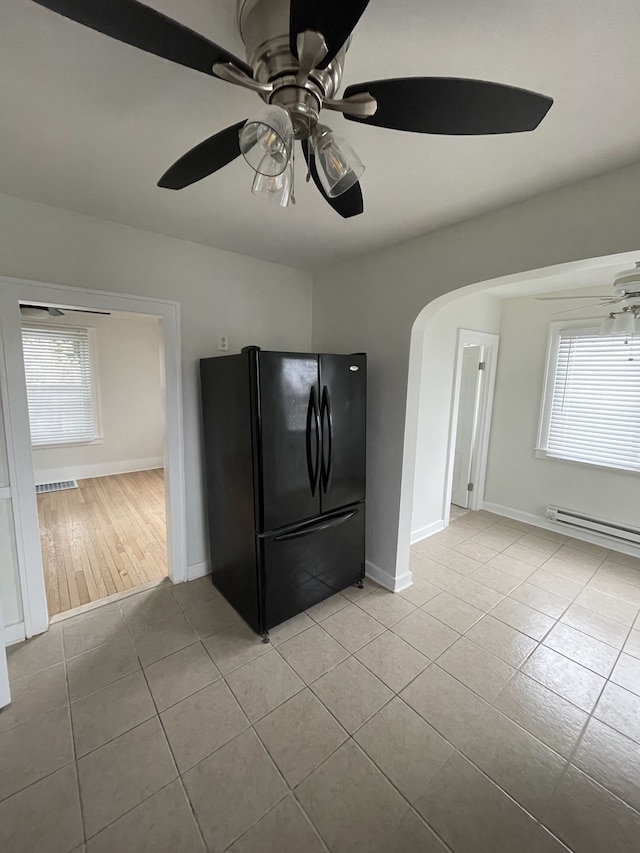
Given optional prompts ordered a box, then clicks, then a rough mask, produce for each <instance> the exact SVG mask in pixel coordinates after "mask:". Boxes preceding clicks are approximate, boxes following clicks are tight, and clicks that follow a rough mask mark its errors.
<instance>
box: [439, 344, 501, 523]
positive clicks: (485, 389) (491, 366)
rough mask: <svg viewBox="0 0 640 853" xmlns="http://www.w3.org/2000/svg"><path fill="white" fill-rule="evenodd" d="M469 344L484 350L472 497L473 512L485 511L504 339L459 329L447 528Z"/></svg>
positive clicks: (445, 500)
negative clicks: (490, 446) (491, 433)
mask: <svg viewBox="0 0 640 853" xmlns="http://www.w3.org/2000/svg"><path fill="white" fill-rule="evenodd" d="M465 344H472V345H475V346H481V347H482V359H483V361H484V362H485V369H484V382H482V384H481V386H480V400H479V405H478V429H477V431H476V441H475V452H473V453H472V456H471V482H472V483H473V491H472V492H471V493H470V495H469V507H468V508H469V509H471V510H476V509H482V504H483V499H484V487H485V480H486V475H487V457H488V454H489V435H490V432H491V413H492V411H493V394H494V390H495V384H496V369H497V365H498V348H499V345H500V336H499V335H493V334H490V333H489V332H474V331H472V330H471V329H458V339H457V345H456V360H455V369H454V380H453V395H452V398H451V419H450V421H449V443H448V447H447V468H446V474H445V487H444V495H443V506H442V518H443V520H444V526H445V527H448V526H449V521H450V518H451V492H452V489H453V464H454V458H455V450H456V436H457V432H458V410H459V406H460V386H461V381H462V357H463V352H464V346H465Z"/></svg>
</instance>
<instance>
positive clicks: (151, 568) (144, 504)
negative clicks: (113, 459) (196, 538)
mask: <svg viewBox="0 0 640 853" xmlns="http://www.w3.org/2000/svg"><path fill="white" fill-rule="evenodd" d="M38 515H39V518H40V540H41V544H42V561H43V565H44V576H45V584H46V589H47V603H48V607H49V615H50V616H55V615H56V614H57V613H62V612H63V611H65V610H69V609H71V608H72V607H78V606H79V605H81V604H87V603H88V602H90V601H97V600H98V599H100V598H104V597H105V596H107V595H112V594H113V593H116V592H122V591H124V590H128V589H132V588H134V587H137V586H140V585H141V584H146V583H148V582H149V581H150V580H154V579H156V578H161V577H166V575H167V548H166V526H165V506H164V472H163V470H162V469H161V468H158V469H155V470H153V471H136V472H135V473H132V474H117V475H115V476H113V477H96V478H94V479H90V480H78V488H77V489H66V490H64V491H61V492H50V493H48V494H42V495H38Z"/></svg>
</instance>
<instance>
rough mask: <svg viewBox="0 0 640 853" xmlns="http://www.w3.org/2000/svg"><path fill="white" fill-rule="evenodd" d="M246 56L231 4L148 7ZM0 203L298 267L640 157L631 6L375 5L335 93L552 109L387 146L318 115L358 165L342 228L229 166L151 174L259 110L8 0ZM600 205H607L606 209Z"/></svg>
mask: <svg viewBox="0 0 640 853" xmlns="http://www.w3.org/2000/svg"><path fill="white" fill-rule="evenodd" d="M148 3H149V5H153V6H154V7H156V8H158V9H160V10H161V11H163V12H165V13H166V14H169V15H171V16H172V17H174V18H176V19H178V20H180V21H181V22H183V23H185V24H187V25H188V26H190V27H192V28H193V29H196V30H198V31H199V32H201V33H203V34H204V35H207V36H209V37H210V38H212V39H214V40H215V41H217V42H218V43H219V44H221V45H223V46H225V47H227V48H228V49H230V50H232V51H234V52H236V53H237V54H239V55H243V54H242V44H241V42H240V39H239V36H238V34H237V32H236V30H235V23H234V22H235V2H234V0H148ZM0 23H1V25H0V81H1V83H0V192H4V193H7V194H9V195H15V196H20V197H23V198H27V199H31V200H34V201H40V202H44V203H46V204H51V205H55V206H58V207H63V208H67V209H69V210H76V211H79V212H81V213H86V214H89V215H93V216H98V217H102V218H104V219H110V220H114V221H118V222H123V223H126V224H128V225H133V226H136V227H140V228H145V229H148V230H151V231H157V232H159V233H162V234H168V235H172V236H175V237H180V238H183V239H187V240H194V241H197V242H200V243H205V244H208V245H211V246H217V247H220V248H223V249H228V250H231V251H234V252H240V253H242V254H246V255H252V256H254V257H258V258H265V259H267V260H271V261H276V262H279V263H284V264H289V265H291V266H297V267H302V268H307V269H315V268H319V267H321V266H328V265H332V264H335V263H338V262H340V261H343V260H346V259H348V258H351V257H355V256H357V255H360V254H363V253H366V252H368V251H371V250H374V249H379V248H382V247H384V246H388V245H391V244H393V243H397V242H400V241H402V240H406V239H409V238H411V237H414V236H417V235H418V234H421V233H424V232H426V231H429V230H432V229H434V228H437V227H439V226H442V225H445V224H449V223H452V222H456V221H460V220H463V219H467V218H469V217H471V216H474V215H476V214H478V213H481V212H483V211H486V210H489V209H495V208H498V207H501V206H503V205H506V204H509V203H511V202H514V201H517V200H520V199H523V198H526V197H528V196H531V195H534V194H537V193H540V192H543V191H545V190H548V189H551V188H553V187H557V186H560V185H563V184H566V183H570V182H572V181H575V180H579V179H581V178H583V177H586V176H590V175H594V174H598V173H600V172H604V171H607V170H609V169H612V168H615V167H617V166H622V165H626V164H629V163H631V162H635V161H637V160H640V122H639V121H638V106H639V105H640V78H639V77H638V43H639V41H640V3H638V2H637V0H616V2H615V3H612V2H611V0H562V2H560V3H558V1H557V0H530V2H528V3H526V4H525V3H523V2H519V3H514V2H513V0H483V2H481V3H472V2H469V0H429V2H424V0H404V2H402V4H399V3H396V2H393V0H371V3H370V5H369V8H368V9H367V11H366V12H365V15H364V16H363V18H362V20H361V22H360V24H359V25H358V28H357V30H356V35H355V37H354V40H353V43H352V46H351V48H350V50H349V53H348V55H347V65H346V73H345V84H348V83H354V82H358V81H361V80H371V79H376V78H380V77H393V76H411V75H421V74H425V75H442V76H460V77H476V78H483V79H488V80H495V81H498V82H503V83H509V84H512V85H516V86H522V87H524V88H529V89H534V90H537V91H540V92H543V93H545V94H549V95H551V96H553V97H554V99H555V104H554V106H553V107H552V109H551V112H550V113H549V115H548V116H547V118H546V119H545V121H544V122H543V123H542V125H541V126H540V128H539V129H538V130H537V131H535V132H534V133H530V134H520V135H518V134H515V135H511V136H504V137H476V138H473V137H467V138H465V137H459V138H456V137H442V136H426V135H421V134H408V133H398V132H394V131H390V130H384V129H381V128H375V127H365V126H362V125H357V124H355V123H351V122H346V121H345V120H344V119H343V118H342V117H341V116H338V115H337V114H335V113H331V114H328V115H327V119H328V123H330V124H331V125H332V126H333V127H334V128H335V129H336V130H337V131H339V132H341V133H342V134H343V135H344V136H346V137H347V138H348V139H349V141H350V142H351V143H352V144H353V145H354V147H355V148H356V150H357V151H358V153H359V154H360V156H361V159H362V160H363V162H364V163H365V164H366V166H367V170H366V172H365V174H364V177H363V179H362V182H361V183H362V188H363V192H364V196H365V213H364V214H363V215H362V216H359V217H356V218H355V219H351V220H346V221H345V220H342V219H341V218H340V217H338V216H337V215H336V214H335V213H334V212H333V211H332V210H331V209H330V208H329V207H328V206H327V205H326V204H325V203H324V202H323V200H322V198H321V197H320V196H319V195H318V193H317V191H316V190H315V188H314V187H313V186H312V185H308V186H307V185H305V184H304V182H303V179H302V177H300V178H299V180H298V182H297V184H298V185H297V188H296V195H297V200H298V203H297V205H296V206H295V207H290V208H289V209H287V210H279V209H274V208H272V207H270V206H268V205H266V204H264V203H263V202H261V201H259V200H257V199H254V198H253V196H252V195H251V193H250V184H251V177H252V173H251V172H250V170H249V168H248V166H247V165H246V164H245V163H244V162H243V161H242V159H241V158H240V159H238V160H237V161H235V162H234V163H232V164H231V165H229V166H228V167H226V168H225V169H224V170H222V171H220V172H218V173H217V174H215V175H213V176H212V177H210V178H207V179H205V180H204V181H202V182H200V183H199V184H196V185H194V186H193V187H190V188H188V189H185V190H182V191H180V192H177V193H176V192H172V191H170V190H161V189H159V188H158V187H157V186H156V182H157V180H158V178H159V177H160V175H161V174H162V173H163V172H164V171H165V170H166V169H167V167H168V166H169V165H170V164H171V163H172V162H174V160H176V159H177V158H178V157H179V156H181V155H182V154H183V153H184V152H185V151H187V150H188V149H190V148H191V147H193V146H194V145H195V144H196V143H198V142H200V141H201V140H202V139H204V138H205V137H208V136H210V135H211V134H213V133H215V132H216V131H218V130H220V129H222V128H223V127H226V126H227V125H229V124H232V123H235V122H237V121H240V120H241V119H243V118H245V117H247V116H248V115H250V114H251V113H252V112H253V111H255V110H256V109H257V108H258V107H259V106H260V101H259V100H258V98H257V97H256V96H255V95H253V94H252V93H250V92H247V91H244V90H242V89H238V88H236V87H233V86H231V85H229V84H227V83H223V82H222V81H218V80H214V79H213V78H210V77H208V76H206V75H203V74H198V73H197V72H195V71H192V70H190V69H186V68H182V67H181V66H178V65H174V64H172V63H170V62H167V61H165V60H162V59H159V58H157V57H154V56H151V55H149V54H145V53H143V52H141V51H138V50H136V49H134V48H131V47H129V46H127V45H123V44H120V43H119V42H116V41H113V40H111V39H109V38H107V37H105V36H101V35H99V34H96V33H93V32H92V31H90V30H87V29H86V28H83V27H81V26H79V25H78V24H74V23H73V22H70V21H68V20H66V19H64V18H61V17H59V16H57V15H55V14H53V13H51V12H49V11H48V10H46V9H43V8H41V7H39V6H37V5H35V4H34V3H33V2H31V0H2V16H1V19H0ZM603 203H606V200H603Z"/></svg>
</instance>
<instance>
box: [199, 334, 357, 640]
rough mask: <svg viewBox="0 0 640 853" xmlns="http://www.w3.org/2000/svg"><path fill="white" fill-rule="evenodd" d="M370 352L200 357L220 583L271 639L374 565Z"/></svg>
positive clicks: (247, 352)
mask: <svg viewBox="0 0 640 853" xmlns="http://www.w3.org/2000/svg"><path fill="white" fill-rule="evenodd" d="M366 368H367V361H366V355H365V354H364V353H357V354H353V355H333V354H326V353H320V354H317V353H290V352H270V351H264V350H261V349H260V348H259V347H246V348H245V349H243V350H242V352H241V353H240V354H239V355H231V356H221V357H217V358H206V359H202V360H201V362H200V378H201V392H202V416H203V434H204V460H205V472H206V489H207V511H208V525H209V538H210V560H211V570H212V579H213V583H214V584H215V586H216V587H217V588H218V589H219V591H220V592H221V593H222V594H223V595H224V596H225V597H226V598H227V600H228V601H229V602H230V603H231V604H232V605H233V606H234V607H235V609H236V610H237V611H238V612H239V613H240V614H241V616H243V618H244V619H245V620H246V621H247V622H248V624H249V625H251V627H252V628H253V629H254V630H255V631H257V632H258V633H260V634H262V635H263V637H265V638H266V634H267V632H268V631H269V629H270V628H273V627H274V626H275V625H278V624H280V623H281V622H284V621H285V620H286V619H290V618H291V617H292V616H295V615H296V614H297V613H300V612H302V611H303V610H306V609H307V608H309V607H311V606H312V605H314V604H317V603H318V602H320V601H322V600H323V599H325V598H327V597H328V596H330V595H333V594H334V593H335V592H338V591H339V590H341V589H344V588H345V587H347V586H349V585H351V584H355V583H358V582H359V581H361V579H362V578H363V576H364V536H365V437H366V436H365V422H366Z"/></svg>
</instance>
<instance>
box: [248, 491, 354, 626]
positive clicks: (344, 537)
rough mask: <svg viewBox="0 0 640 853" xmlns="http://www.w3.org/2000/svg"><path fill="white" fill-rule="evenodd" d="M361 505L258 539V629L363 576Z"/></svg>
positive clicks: (293, 613)
mask: <svg viewBox="0 0 640 853" xmlns="http://www.w3.org/2000/svg"><path fill="white" fill-rule="evenodd" d="M364 519H365V514H364V503H360V504H356V505H354V506H350V507H344V508H342V509H340V510H338V511H336V512H332V513H328V514H326V515H323V516H320V517H319V518H316V519H314V521H313V522H309V523H307V524H303V525H299V526H298V527H296V528H293V529H292V528H288V529H287V531H286V532H280V533H277V532H276V533H274V534H273V535H270V536H265V537H260V538H259V543H260V545H259V547H260V556H261V566H260V571H261V580H262V596H263V615H264V625H263V630H267V631H268V630H269V629H270V628H273V627H274V626H276V625H279V624H280V623H281V622H284V621H285V620H287V619H290V618H291V617H292V616H295V615H297V614H298V613H301V612H302V611H303V610H306V609H307V608H309V607H312V606H313V605H314V604H318V602H320V601H323V600H324V599H325V598H328V597H329V596H330V595H333V594H334V593H336V592H339V591H340V590H342V589H345V588H346V587H348V586H350V585H351V584H354V583H356V582H357V581H358V580H360V578H362V577H363V576H364V535H365V532H364V531H365V527H364Z"/></svg>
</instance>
